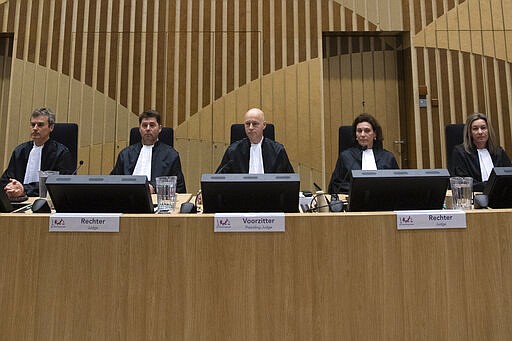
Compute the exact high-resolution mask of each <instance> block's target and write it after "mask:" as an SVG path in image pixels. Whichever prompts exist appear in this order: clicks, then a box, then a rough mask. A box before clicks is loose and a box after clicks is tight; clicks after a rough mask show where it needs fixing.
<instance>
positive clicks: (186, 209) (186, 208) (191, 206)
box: [180, 160, 233, 213]
mask: <svg viewBox="0 0 512 341" xmlns="http://www.w3.org/2000/svg"><path fill="white" fill-rule="evenodd" d="M232 163H233V160H229V161H228V162H226V163H225V164H223V165H222V167H220V168H219V169H218V170H217V171H216V172H215V174H220V173H222V172H223V171H224V170H226V169H229V167H230V166H231V164H232ZM200 194H201V189H199V191H197V193H196V195H195V200H194V203H191V202H190V200H192V198H193V197H194V196H192V195H191V196H190V198H188V200H187V201H185V202H184V203H182V204H181V206H180V213H197V199H198V198H199V195H200Z"/></svg>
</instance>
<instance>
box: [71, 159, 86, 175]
mask: <svg viewBox="0 0 512 341" xmlns="http://www.w3.org/2000/svg"><path fill="white" fill-rule="evenodd" d="M83 164H84V160H80V161H79V162H78V167H76V169H75V171H74V172H73V173H71V175H76V173H77V172H78V170H79V169H80V167H82V165H83Z"/></svg>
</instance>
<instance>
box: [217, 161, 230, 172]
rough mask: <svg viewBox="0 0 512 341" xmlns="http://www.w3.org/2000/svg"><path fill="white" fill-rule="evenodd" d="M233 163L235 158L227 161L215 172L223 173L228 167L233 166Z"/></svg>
mask: <svg viewBox="0 0 512 341" xmlns="http://www.w3.org/2000/svg"><path fill="white" fill-rule="evenodd" d="M232 164H233V160H229V161H228V162H226V163H225V164H223V165H222V167H220V168H219V169H217V171H216V172H215V174H221V173H223V172H224V171H225V170H226V169H229V168H230V167H231V165H232Z"/></svg>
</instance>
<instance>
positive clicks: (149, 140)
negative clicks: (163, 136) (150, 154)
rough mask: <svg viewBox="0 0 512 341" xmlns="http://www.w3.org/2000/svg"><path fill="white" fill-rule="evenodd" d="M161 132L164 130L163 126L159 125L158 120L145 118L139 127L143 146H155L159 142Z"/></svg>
mask: <svg viewBox="0 0 512 341" xmlns="http://www.w3.org/2000/svg"><path fill="white" fill-rule="evenodd" d="M160 130H162V126H160V124H158V122H157V120H156V118H154V117H148V118H143V119H142V121H141V122H140V126H139V131H140V136H141V138H142V144H145V145H152V144H155V142H156V141H157V140H158V134H160Z"/></svg>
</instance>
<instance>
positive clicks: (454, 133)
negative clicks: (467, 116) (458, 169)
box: [444, 123, 464, 169]
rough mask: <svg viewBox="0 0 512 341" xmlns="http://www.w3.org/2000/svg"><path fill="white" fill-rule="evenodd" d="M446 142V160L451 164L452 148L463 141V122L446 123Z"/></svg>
mask: <svg viewBox="0 0 512 341" xmlns="http://www.w3.org/2000/svg"><path fill="white" fill-rule="evenodd" d="M444 133H445V142H446V161H447V165H448V169H450V166H451V164H450V163H451V158H452V152H453V148H454V147H455V146H456V145H458V144H461V143H463V142H464V124H460V123H459V124H448V125H447V126H446V127H445V130H444Z"/></svg>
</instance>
